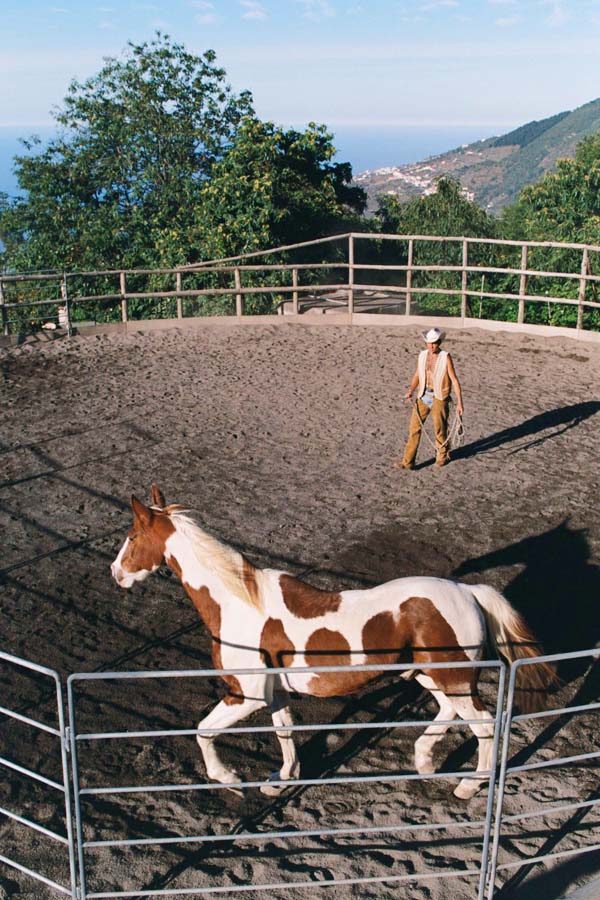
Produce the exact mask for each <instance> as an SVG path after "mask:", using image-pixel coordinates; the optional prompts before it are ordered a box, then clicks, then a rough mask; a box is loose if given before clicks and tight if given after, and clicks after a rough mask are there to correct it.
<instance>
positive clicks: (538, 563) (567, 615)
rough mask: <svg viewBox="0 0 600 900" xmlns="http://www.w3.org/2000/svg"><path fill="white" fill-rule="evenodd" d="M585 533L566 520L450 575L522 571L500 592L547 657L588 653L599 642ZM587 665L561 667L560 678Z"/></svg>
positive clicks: (594, 576)
mask: <svg viewBox="0 0 600 900" xmlns="http://www.w3.org/2000/svg"><path fill="white" fill-rule="evenodd" d="M590 557H591V550H590V545H589V542H588V540H587V537H586V531H585V530H584V529H579V528H572V527H571V526H570V525H569V521H568V518H567V519H564V520H563V521H562V522H561V523H560V524H559V525H557V526H556V527H555V528H551V529H549V530H548V531H544V532H542V533H541V534H537V535H531V536H530V537H526V538H523V539H522V540H520V541H515V543H513V544H507V545H506V546H505V547H500V548H499V549H497V550H492V551H491V552H490V553H484V554H482V555H481V556H477V557H471V558H470V559H466V560H465V561H464V562H462V563H461V564H460V565H459V566H457V567H456V568H455V569H454V571H453V573H452V575H453V576H454V577H462V576H464V575H470V574H474V573H479V572H483V571H487V570H489V569H494V568H497V567H499V566H517V565H518V566H523V568H522V570H521V571H519V572H518V573H517V574H516V575H515V576H514V577H513V579H512V581H510V582H509V583H508V584H507V585H506V587H505V588H504V589H503V593H504V594H505V596H506V597H507V599H508V600H509V601H510V602H511V603H512V604H513V605H514V606H515V607H516V608H517V609H518V610H519V612H520V613H521V614H522V615H523V616H524V618H525V619H526V620H527V622H528V623H529V625H530V626H531V628H532V630H533V632H534V633H535V635H536V636H537V638H538V639H539V640H540V642H541V644H542V645H543V648H544V651H545V652H546V653H569V652H572V651H577V650H590V649H593V648H594V647H596V646H598V643H599V642H600V617H599V616H598V598H599V597H600V567H598V566H597V565H594V564H593V563H592V562H591V561H590ZM588 666H589V660H588V659H585V658H584V659H581V660H569V661H565V662H564V663H563V664H562V665H561V666H560V676H561V678H562V679H563V680H566V681H570V680H572V679H573V678H575V677H577V676H578V675H580V674H582V672H583V671H585V669H586V668H587V667H588Z"/></svg>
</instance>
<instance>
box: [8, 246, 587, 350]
mask: <svg viewBox="0 0 600 900" xmlns="http://www.w3.org/2000/svg"><path fill="white" fill-rule="evenodd" d="M315 249H316V251H317V253H320V258H318V261H310V260H307V259H306V257H307V254H308V255H310V254H311V253H313V254H314V251H315ZM534 256H537V257H538V258H539V259H540V260H541V262H542V263H543V264H542V265H540V264H539V263H538V265H537V266H536V265H535V260H534V259H532V257H534ZM294 257H295V258H294ZM272 260H275V261H272ZM396 260H398V261H396ZM515 260H516V262H515ZM548 260H551V263H552V260H553V261H554V263H556V261H557V260H558V262H559V263H561V262H563V261H564V260H567V261H568V263H569V265H568V266H566V265H563V268H568V269H569V271H556V270H555V269H554V268H553V267H552V266H551V265H550V266H549V264H548ZM599 263H600V246H595V245H586V244H565V243H557V242H551V241H548V242H535V241H527V242H521V241H503V240H495V239H481V238H469V237H438V236H431V235H389V234H376V233H375V234H370V233H349V234H343V235H335V236H332V237H329V238H321V239H319V240H315V241H305V242H302V243H298V244H293V245H288V246H285V247H276V248H272V249H269V250H263V251H258V252H254V253H248V254H243V255H240V256H235V257H228V258H226V259H219V260H210V261H207V262H200V263H195V264H191V265H188V266H182V267H178V268H172V269H132V270H121V269H112V270H104V271H92V272H70V273H56V272H51V273H33V274H10V273H5V274H2V275H0V316H1V325H2V331H3V333H4V334H5V335H9V334H15V333H17V332H22V331H24V330H28V329H29V328H34V329H35V328H40V327H47V328H53V327H56V326H58V327H61V328H64V329H65V330H66V331H67V332H68V333H69V334H72V332H73V329H74V327H77V325H78V324H79V325H81V324H82V319H83V320H85V321H86V322H87V324H90V319H89V316H90V315H93V319H92V324H93V323H94V322H96V321H103V322H106V321H115V320H120V321H121V322H128V321H130V320H131V319H132V315H131V306H132V302H133V301H150V304H149V305H147V306H146V308H145V309H144V311H143V315H142V318H156V317H159V318H160V310H159V303H160V302H163V303H164V301H168V302H169V303H172V302H173V301H174V306H173V312H174V316H175V317H176V318H178V319H183V318H186V317H187V316H189V310H187V311H186V309H185V308H184V304H185V302H186V301H188V302H189V301H191V300H194V301H196V304H197V305H196V307H195V308H194V310H193V312H192V316H205V315H211V314H214V313H213V312H211V308H210V307H209V306H208V301H209V300H211V301H212V303H213V308H214V302H215V299H217V300H219V299H220V302H221V307H220V308H219V310H218V314H220V315H223V314H234V315H235V316H236V317H237V318H242V317H244V316H246V315H248V314H250V315H251V314H253V311H252V310H250V311H249V310H248V309H247V300H248V298H254V301H255V304H256V301H257V298H258V300H259V301H260V298H263V300H264V299H265V298H266V299H267V302H266V303H263V304H262V305H263V307H268V309H264V308H263V309H262V311H263V312H265V311H266V312H269V313H274V312H280V313H287V314H289V315H291V316H294V317H297V316H299V315H302V314H303V313H305V312H306V311H308V306H309V305H310V304H313V305H314V304H315V303H319V304H320V308H321V310H322V311H324V312H328V311H333V310H336V311H343V312H345V313H346V314H347V316H349V317H350V321H352V317H353V316H354V315H355V313H357V312H377V313H382V312H383V313H387V312H389V313H392V314H396V315H397V314H399V313H400V314H404V315H407V316H411V315H415V314H416V315H419V314H423V313H424V312H425V313H427V311H428V310H427V309H425V310H424V309H423V301H424V300H425V299H426V300H427V303H428V305H429V306H428V309H429V310H431V309H432V304H433V312H434V314H435V315H436V316H437V317H439V316H444V315H455V316H456V315H458V316H459V317H460V320H461V322H462V323H465V320H467V319H469V320H470V319H472V318H474V317H475V318H476V316H475V312H474V308H473V305H474V304H476V303H478V304H479V318H480V319H481V320H489V319H491V320H494V319H496V320H502V321H513V322H516V323H517V324H518V325H522V324H524V323H527V322H528V321H530V320H531V318H532V317H533V321H537V322H539V321H540V316H539V314H537V315H536V314H535V313H532V312H530V310H533V309H534V308H535V306H536V305H539V304H545V308H546V310H547V315H546V323H545V324H555V323H553V322H552V312H551V311H552V309H553V308H557V309H558V308H560V309H561V310H562V311H563V317H564V310H566V309H569V308H571V319H570V321H569V322H568V324H569V325H570V326H571V327H572V328H574V329H575V330H576V331H577V332H579V331H582V330H586V329H587V330H600V314H598V313H597V312H595V311H596V310H600V302H599V301H598V282H600V275H596V274H594V272H595V271H600V268H599ZM259 274H260V277H258V275H259ZM209 276H210V278H211V279H212V283H211V284H208V285H206V286H200V287H198V286H197V284H198V282H199V281H201V280H202V279H206V278H207V277H209ZM144 280H145V282H146V283H145V284H142V289H140V283H142V282H144ZM134 282H135V284H134V286H133V287H132V283H134ZM159 282H160V283H159ZM224 282H227V283H225V284H224ZM249 282H251V283H249ZM450 282H452V283H450ZM107 285H110V286H109V287H108V288H107ZM112 285H114V289H112ZM544 285H548V286H549V288H548V289H546V290H544ZM269 295H270V300H269V299H268V298H269ZM198 301H203V302H201V303H200V305H198ZM308 301H310V303H309V302H308ZM227 303H229V304H230V310H231V313H229V312H227V313H224V311H223V309H224V306H225V305H226V304H227ZM484 304H487V305H488V306H490V304H492V305H493V310H492V311H493V312H494V313H495V314H494V315H492V316H488V315H485V316H484V315H482V313H483V308H484ZM99 307H101V308H102V318H100V319H98V309H99ZM90 310H91V311H92V312H91V313H90V312H89V311H90ZM586 314H588V319H589V321H588V322H586V321H585V315H586ZM86 316H87V319H86ZM133 318H134V319H135V318H136V316H135V315H134V316H133ZM138 318H139V316H138Z"/></svg>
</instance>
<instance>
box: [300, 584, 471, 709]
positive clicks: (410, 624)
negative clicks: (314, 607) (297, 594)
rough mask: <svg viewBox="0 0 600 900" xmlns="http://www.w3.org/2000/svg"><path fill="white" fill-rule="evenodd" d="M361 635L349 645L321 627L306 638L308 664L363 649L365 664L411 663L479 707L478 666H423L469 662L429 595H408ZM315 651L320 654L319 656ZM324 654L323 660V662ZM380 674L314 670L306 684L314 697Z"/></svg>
mask: <svg viewBox="0 0 600 900" xmlns="http://www.w3.org/2000/svg"><path fill="white" fill-rule="evenodd" d="M361 638H362V641H361V642H362V648H361V647H355V648H350V647H349V645H348V642H347V641H346V639H345V638H344V637H343V636H342V635H338V634H337V633H336V632H332V631H329V630H328V629H326V628H321V629H319V630H318V631H315V632H314V634H313V635H311V637H310V638H309V641H308V644H307V650H308V649H309V645H310V649H311V659H310V660H307V663H308V664H309V665H310V664H312V665H319V663H321V664H322V665H326V664H327V665H346V664H349V663H350V659H351V654H352V653H364V655H365V665H379V664H381V665H393V664H394V663H398V662H408V663H414V664H415V667H418V668H419V670H420V671H422V672H423V673H424V674H426V675H429V676H430V678H432V679H433V681H434V682H435V684H436V685H437V686H438V687H439V688H440V690H442V691H443V692H444V693H445V694H447V695H448V696H449V697H452V696H460V697H462V696H473V702H474V703H475V705H476V707H477V708H478V709H479V708H482V709H483V705H480V704H481V701H480V700H479V699H478V698H477V697H476V685H477V679H478V675H479V670H478V669H475V668H471V667H465V668H459V669H428V668H427V663H432V662H452V661H456V662H469V657H468V656H467V655H466V653H465V651H464V650H463V649H462V647H460V645H459V643H458V640H457V637H456V634H455V632H454V630H453V628H452V627H451V626H450V625H449V623H448V622H447V621H446V619H444V617H443V616H442V615H441V613H440V612H439V611H438V610H437V609H436V607H435V606H434V604H433V603H432V601H431V600H429V599H428V598H427V597H410V598H409V599H408V600H406V601H404V602H403V603H402V604H401V606H400V608H399V610H398V613H396V614H394V613H392V612H389V611H388V612H380V613H376V614H375V615H374V616H372V617H371V618H370V619H368V621H367V622H366V623H365V625H364V627H363V630H362V636H361ZM319 651H321V652H322V653H323V656H322V657H321V658H320V659H317V658H316V654H317V653H318V652H319ZM335 651H337V652H335ZM334 656H335V661H334V660H333V657H334ZM325 658H327V663H324V662H323V659H325ZM382 674H384V673H383V672H377V671H375V672H360V671H352V672H330V673H329V672H328V673H321V674H315V676H314V677H313V678H312V679H311V681H310V684H309V689H310V693H311V694H313V695H314V696H317V697H333V696H340V695H344V694H351V693H354V692H355V691H358V690H360V689H361V688H362V687H364V685H366V684H368V683H369V682H370V681H374V680H375V679H376V678H379V677H380V676H381V675H382Z"/></svg>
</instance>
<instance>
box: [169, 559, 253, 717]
mask: <svg viewBox="0 0 600 900" xmlns="http://www.w3.org/2000/svg"><path fill="white" fill-rule="evenodd" d="M171 567H172V569H173V571H176V567H175V566H174V565H172V564H171ZM177 568H178V567H177ZM184 587H185V589H186V591H187V592H188V594H189V595H190V597H191V598H192V603H193V604H194V606H195V607H196V609H197V610H198V613H199V614H200V618H201V619H202V621H203V622H204V624H205V625H206V627H207V629H208V631H209V632H210V636H211V638H212V660H213V666H214V667H215V669H222V668H223V661H222V658H221V607H220V606H219V604H218V603H217V601H216V600H214V599H213V597H212V596H211V593H210V591H209V589H208V588H207V587H201V588H191V587H190V586H189V584H187V583H185V582H184ZM221 678H222V679H223V681H224V682H225V684H226V685H227V687H228V688H229V693H228V694H227V696H226V697H225V698H224V700H223V702H224V703H226V704H228V705H229V706H233V705H234V704H236V703H243V702H244V692H243V691H242V686H241V684H240V683H239V681H238V679H237V678H236V677H235V675H221Z"/></svg>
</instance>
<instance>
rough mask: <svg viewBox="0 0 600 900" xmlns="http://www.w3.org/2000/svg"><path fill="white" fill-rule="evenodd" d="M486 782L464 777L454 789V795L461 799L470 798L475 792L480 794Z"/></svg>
mask: <svg viewBox="0 0 600 900" xmlns="http://www.w3.org/2000/svg"><path fill="white" fill-rule="evenodd" d="M483 785H484V782H482V781H475V780H474V779H467V778H463V780H462V781H460V782H459V784H458V787H457V788H455V790H454V796H455V797H458V799H459V800H470V799H471V797H474V796H475V794H478V793H479V791H480V790H481V788H482V787H483Z"/></svg>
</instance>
